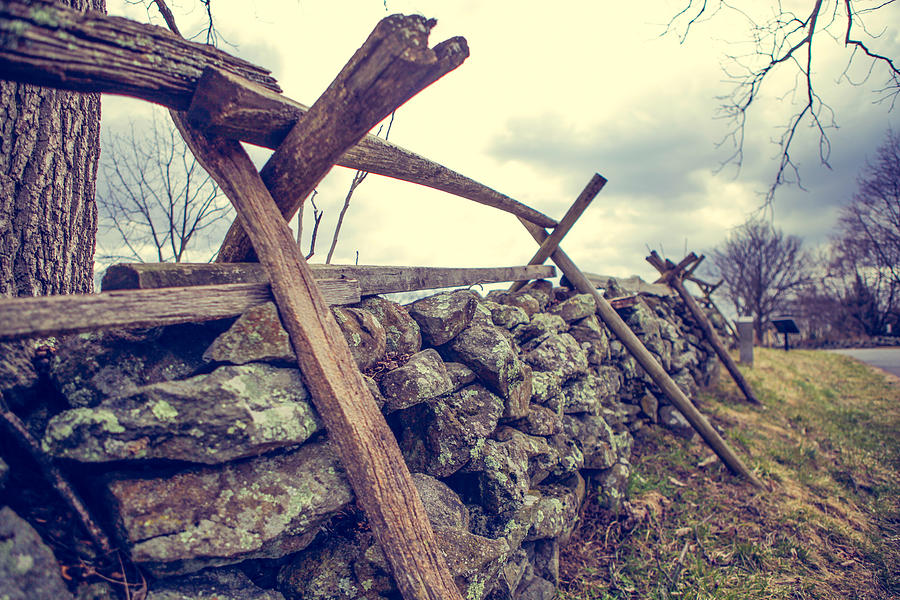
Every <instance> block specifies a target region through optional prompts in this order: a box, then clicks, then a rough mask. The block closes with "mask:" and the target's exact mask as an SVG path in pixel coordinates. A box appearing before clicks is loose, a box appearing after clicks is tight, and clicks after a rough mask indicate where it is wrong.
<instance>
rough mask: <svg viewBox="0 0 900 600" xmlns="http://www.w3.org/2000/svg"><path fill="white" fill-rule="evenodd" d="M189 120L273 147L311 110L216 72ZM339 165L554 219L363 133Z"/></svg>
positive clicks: (541, 221)
mask: <svg viewBox="0 0 900 600" xmlns="http://www.w3.org/2000/svg"><path fill="white" fill-rule="evenodd" d="M197 92H198V93H197V95H196V96H195V98H194V101H193V103H192V104H191V108H190V110H189V111H188V118H189V119H190V120H191V122H192V123H193V124H195V125H197V126H199V127H201V128H203V129H205V130H207V131H209V132H211V133H215V134H218V135H221V136H224V137H228V138H231V139H237V140H241V141H245V142H250V143H253V144H257V145H259V146H264V147H266V148H273V149H274V148H277V147H278V146H279V145H280V144H281V142H282V141H284V138H285V137H286V136H287V134H288V132H289V131H290V130H291V128H292V127H293V126H294V125H295V124H296V123H297V122H298V121H299V120H300V118H301V117H302V116H303V115H304V114H305V113H306V112H307V111H308V110H309V108H307V107H306V106H304V105H303V104H300V103H299V102H294V101H293V100H290V99H289V98H285V97H284V96H282V95H280V94H276V93H273V92H271V91H269V90H267V89H265V88H264V87H261V86H258V85H255V84H254V83H252V82H248V81H246V80H244V79H242V78H241V77H236V76H234V75H233V74H231V73H228V72H225V71H220V70H218V69H209V70H208V71H207V72H206V73H205V74H204V75H203V78H201V80H200V84H199V86H198V88H197ZM335 164H338V165H340V166H342V167H348V168H350V169H357V170H360V171H367V172H369V173H375V174H377V175H383V176H385V177H392V178H394V179H400V180H402V181H409V182H411V183H417V184H419V185H424V186H426V187H430V188H433V189H436V190H441V191H443V192H448V193H450V194H454V195H456V196H460V197H462V198H466V199H468V200H472V201H474V202H478V203H480V204H484V205H486V206H492V207H494V208H497V209H499V210H503V211H506V212H509V213H512V214H514V215H517V216H520V217H524V218H526V219H528V220H529V221H531V222H532V223H537V224H538V225H540V226H541V227H555V226H556V224H557V223H556V221H555V220H553V219H551V218H550V217H548V216H547V215H545V214H543V213H541V212H538V211H536V210H534V209H533V208H531V207H529V206H526V205H524V204H522V203H521V202H518V201H517V200H514V199H512V198H510V197H509V196H506V195H504V194H501V193H500V192H497V191H495V190H493V189H491V188H489V187H487V186H485V185H482V184H480V183H478V182H477V181H474V180H472V179H470V178H468V177H465V176H464V175H460V174H459V173H457V172H456V171H453V170H451V169H448V168H446V167H444V166H443V165H440V164H438V163H435V162H433V161H430V160H428V159H427V158H424V157H422V156H420V155H418V154H415V153H413V152H410V151H409V150H406V149H404V148H401V147H400V146H397V145H395V144H392V143H390V142H388V141H385V140H383V139H381V138H379V137H376V136H374V135H366V137H364V138H363V139H362V140H361V141H360V142H359V144H357V145H356V146H354V147H352V148H350V149H349V150H347V151H346V152H345V153H344V154H343V155H342V156H341V157H340V158H338V160H337V162H336V163H335Z"/></svg>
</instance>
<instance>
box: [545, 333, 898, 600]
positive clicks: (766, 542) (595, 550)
mask: <svg viewBox="0 0 900 600" xmlns="http://www.w3.org/2000/svg"><path fill="white" fill-rule="evenodd" d="M744 373H745V374H746V376H747V378H748V380H749V381H750V383H751V385H752V386H753V388H754V390H755V391H756V393H757V395H758V396H759V397H760V399H761V400H762V402H763V405H764V406H763V407H752V406H750V405H748V404H747V403H746V402H743V401H742V400H741V398H740V396H739V392H738V390H737V388H736V387H735V386H734V385H733V383H731V381H730V379H729V380H728V381H727V382H726V381H724V379H725V378H727V374H724V369H723V381H722V383H721V384H720V386H719V388H718V389H717V390H714V391H713V392H712V393H710V394H707V395H705V396H703V397H702V398H700V399H699V402H698V404H699V406H700V409H701V410H702V411H703V412H704V413H706V414H707V415H708V416H709V417H710V419H711V420H712V421H713V423H714V424H715V425H717V426H718V427H719V428H720V430H721V431H722V432H723V435H724V437H725V438H726V439H727V440H728V441H729V442H730V443H731V444H732V445H733V447H734V448H735V450H736V451H738V453H739V454H740V455H741V456H742V457H743V458H744V459H745V461H746V462H747V463H748V465H749V466H750V467H751V468H752V469H753V470H754V472H756V473H757V474H758V475H759V476H760V477H761V478H762V479H763V481H764V482H765V483H766V485H767V487H768V489H767V490H766V491H756V490H754V489H753V488H752V487H751V486H749V485H747V484H745V483H744V482H742V481H741V480H740V479H738V478H736V477H735V476H733V475H731V474H730V473H729V472H728V471H727V470H726V469H725V467H724V466H723V465H722V464H721V463H720V462H719V461H718V460H714V459H713V458H710V457H712V456H713V454H712V452H711V451H710V450H709V449H708V448H707V447H706V446H705V445H704V444H703V443H702V442H701V441H686V440H683V439H678V438H675V437H673V436H672V435H670V434H668V433H666V432H663V431H660V430H659V429H657V428H652V429H651V428H644V429H643V430H641V431H640V432H638V435H637V436H636V437H637V443H636V445H635V447H636V451H635V456H634V457H633V461H632V463H633V465H634V472H633V474H632V477H631V482H630V496H629V497H630V499H629V502H628V503H627V505H626V506H625V508H624V509H623V510H622V511H621V512H620V513H619V514H617V515H615V514H611V513H609V512H608V511H604V510H602V509H600V508H598V507H597V506H596V504H595V503H593V502H591V503H589V504H588V505H587V507H586V510H585V513H584V519H583V523H582V526H581V527H580V529H579V531H578V533H577V534H576V536H575V537H573V541H572V542H571V543H570V544H569V545H568V546H567V547H566V548H565V549H564V550H563V552H562V556H561V560H560V579H561V582H560V587H561V589H562V591H561V593H560V596H559V597H560V598H561V599H562V600H587V599H614V598H615V599H622V598H642V599H643V598H654V599H665V598H691V599H704V598H722V599H726V598H727V599H756V598H759V599H762V598H766V599H768V598H820V599H832V598H833V599H841V600H843V599H857V598H858V599H868V598H871V599H876V598H877V599H883V598H900V380H898V379H896V378H893V377H890V376H888V375H885V374H883V373H881V372H880V371H876V370H874V369H870V368H869V367H866V366H863V365H861V364H860V363H857V362H855V361H853V360H852V359H849V358H847V357H844V356H839V355H836V354H830V353H827V352H820V351H791V352H790V353H787V354H786V353H784V352H783V351H780V350H767V349H756V364H755V365H754V367H753V368H752V369H745V370H744Z"/></svg>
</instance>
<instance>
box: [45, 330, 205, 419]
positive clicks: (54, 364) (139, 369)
mask: <svg viewBox="0 0 900 600" xmlns="http://www.w3.org/2000/svg"><path fill="white" fill-rule="evenodd" d="M219 333H220V331H219V330H217V328H216V327H214V326H211V325H209V324H203V325H196V324H185V325H173V326H171V327H160V328H156V329H149V330H140V331H125V330H110V331H103V332H99V333H89V334H81V335H77V336H70V337H67V338H63V339H62V340H61V342H60V345H59V348H58V350H57V352H56V353H55V354H54V356H53V358H52V359H51V361H50V377H51V379H52V380H53V382H54V384H55V385H56V387H57V389H59V391H60V392H61V393H62V394H63V395H64V396H65V397H66V400H67V401H68V402H69V405H70V406H72V407H83V406H96V405H97V404H99V403H100V401H101V400H103V399H104V398H107V397H111V396H121V395H123V394H128V393H130V392H132V391H134V390H135V389H137V388H138V387H140V386H144V385H148V384H151V383H159V382H162V381H174V380H176V379H182V378H184V377H189V376H190V375H193V374H194V373H195V372H196V371H197V370H198V369H200V368H201V367H203V366H204V365H205V363H204V361H203V352H204V351H205V350H206V348H207V347H208V346H209V345H210V344H211V343H212V341H213V340H214V339H215V338H216V337H217V336H218V334H219Z"/></svg>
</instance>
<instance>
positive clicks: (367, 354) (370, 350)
mask: <svg viewBox="0 0 900 600" xmlns="http://www.w3.org/2000/svg"><path fill="white" fill-rule="evenodd" d="M331 312H332V313H333V314H334V318H335V320H336V321H337V323H338V325H340V327H341V331H342V332H343V333H344V339H345V340H347V345H348V346H350V354H352V355H353V360H355V361H356V364H357V365H358V366H359V370H360V371H365V370H366V369H369V368H371V367H373V366H375V363H377V362H378V361H380V360H383V359H384V355H385V353H386V352H387V334H386V333H385V331H384V327H382V326H381V323H379V322H378V319H376V318H375V315H373V314H372V313H370V312H369V311H367V310H362V309H359V308H345V307H343V306H333V307H332V308H331Z"/></svg>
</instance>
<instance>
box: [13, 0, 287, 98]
mask: <svg viewBox="0 0 900 600" xmlns="http://www.w3.org/2000/svg"><path fill="white" fill-rule="evenodd" d="M211 66H215V67H217V68H219V69H222V70H224V71H225V72H230V73H234V74H237V75H240V76H241V77H244V78H247V79H249V80H251V81H254V82H255V84H256V85H258V86H259V87H260V89H265V90H267V91H268V92H270V93H274V92H280V91H281V89H280V88H279V87H278V84H277V83H276V81H275V78H274V77H272V76H271V74H270V73H269V71H268V70H267V69H263V68H262V67H257V66H256V65H253V64H250V63H248V62H247V61H245V60H242V59H240V58H236V57H234V56H231V55H229V54H227V53H225V52H222V51H221V50H217V49H216V48H214V47H213V46H209V45H207V44H198V43H196V42H189V41H187V40H185V39H182V38H181V37H179V36H177V35H175V34H173V33H171V32H169V31H167V30H165V29H163V28H162V27H156V26H153V25H144V24H142V23H138V22H136V21H132V20H130V19H123V18H121V17H110V16H107V15H104V14H100V13H95V12H81V11H77V10H72V9H71V8H68V7H66V6H64V5H62V4H61V3H58V2H53V1H51V0H4V1H3V2H0V73H3V76H2V77H3V79H8V80H10V81H19V82H21V83H31V84H34V85H40V86H45V87H53V88H58V89H64V90H73V91H78V92H104V93H109V94H124V95H126V96H132V97H134V98H141V99H143V100H149V101H150V102H156V103H158V104H162V105H163V106H167V107H169V108H173V109H175V110H185V109H187V108H188V106H190V103H191V98H192V97H193V95H194V91H195V90H196V87H197V82H198V81H199V79H200V76H201V75H202V74H203V70H204V69H205V68H206V67H211Z"/></svg>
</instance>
